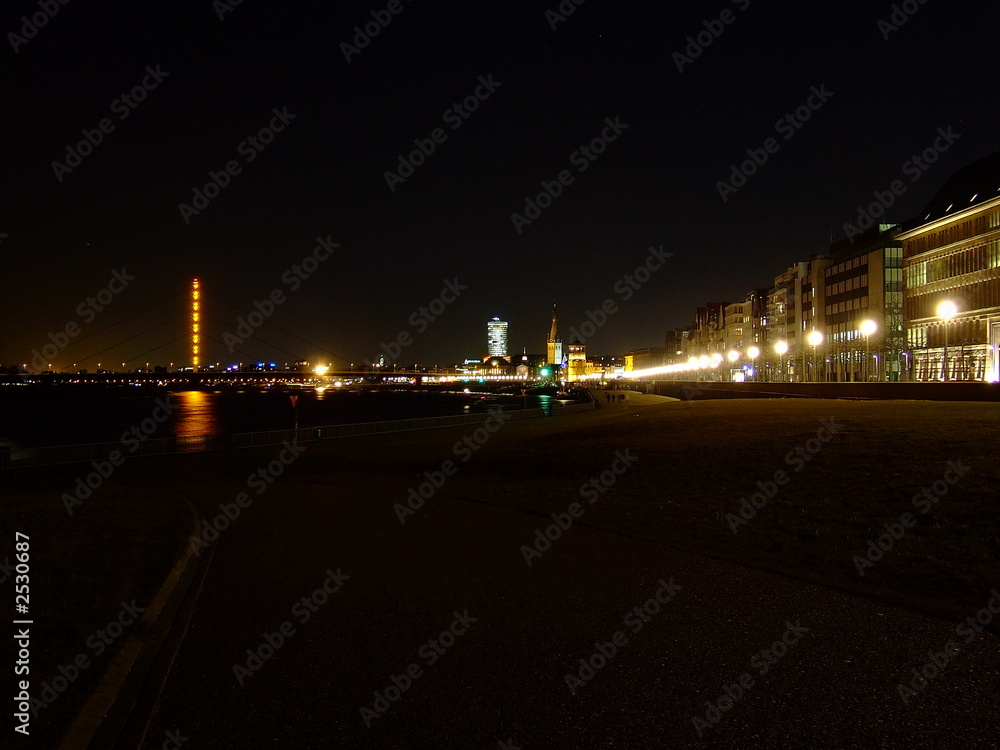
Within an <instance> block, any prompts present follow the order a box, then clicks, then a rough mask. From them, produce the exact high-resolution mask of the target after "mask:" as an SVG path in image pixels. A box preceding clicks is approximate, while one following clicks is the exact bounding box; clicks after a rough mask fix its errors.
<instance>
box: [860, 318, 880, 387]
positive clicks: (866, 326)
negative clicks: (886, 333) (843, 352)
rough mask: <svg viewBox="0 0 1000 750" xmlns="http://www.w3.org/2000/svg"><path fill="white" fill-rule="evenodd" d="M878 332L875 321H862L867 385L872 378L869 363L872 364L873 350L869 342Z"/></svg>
mask: <svg viewBox="0 0 1000 750" xmlns="http://www.w3.org/2000/svg"><path fill="white" fill-rule="evenodd" d="M876 330H878V326H877V325H876V324H875V321H874V320H862V321H861V335H862V336H864V337H865V368H864V375H865V382H866V383H867V382H868V381H869V380H871V376H870V374H869V370H868V368H869V362H871V348H870V346H869V341H868V340H869V338H871V335H872V334H873V333H875V331H876Z"/></svg>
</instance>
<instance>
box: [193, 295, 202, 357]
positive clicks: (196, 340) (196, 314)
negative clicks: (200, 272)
mask: <svg viewBox="0 0 1000 750" xmlns="http://www.w3.org/2000/svg"><path fill="white" fill-rule="evenodd" d="M200 363H201V285H200V283H199V281H198V279H195V280H194V282H193V283H192V284H191V366H192V367H193V368H194V370H195V372H197V371H198V365H199V364H200Z"/></svg>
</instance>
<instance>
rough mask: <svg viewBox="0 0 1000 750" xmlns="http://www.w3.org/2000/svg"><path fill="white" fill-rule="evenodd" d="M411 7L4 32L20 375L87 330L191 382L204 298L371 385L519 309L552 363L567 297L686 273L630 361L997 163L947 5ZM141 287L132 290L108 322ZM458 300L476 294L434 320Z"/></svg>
mask: <svg viewBox="0 0 1000 750" xmlns="http://www.w3.org/2000/svg"><path fill="white" fill-rule="evenodd" d="M400 7H401V8H402V10H401V12H399V13H396V14H394V15H392V14H391V18H392V20H391V23H390V24H389V25H388V26H386V27H385V29H384V31H379V33H378V34H377V35H376V36H374V37H372V38H371V39H370V40H369V42H368V43H367V44H365V45H364V47H363V48H362V47H361V46H358V45H356V44H354V42H353V38H354V37H355V36H356V32H355V28H356V27H357V28H361V27H364V26H365V24H366V23H369V22H372V15H371V13H372V12H376V13H377V9H376V11H373V9H372V8H370V7H368V6H367V5H363V4H358V3H348V4H344V5H342V6H338V7H336V8H320V9H312V10H310V11H309V13H307V14H304V13H303V12H302V11H301V9H291V8H288V9H281V8H267V9H264V8H256V7H253V6H252V5H243V6H240V7H238V8H235V9H231V12H226V13H223V14H222V17H221V18H220V17H219V13H218V12H217V10H216V9H213V8H212V6H211V5H205V4H203V3H198V4H195V3H191V4H189V5H188V6H185V8H186V10H187V16H184V14H183V13H178V12H176V10H175V8H174V6H171V8H170V9H169V10H168V9H167V6H166V5H164V4H156V3H154V4H149V5H144V6H142V7H141V8H133V9H131V10H130V11H129V14H128V15H127V16H126V17H123V18H122V20H123V22H126V23H128V24H129V28H130V29H131V31H130V33H128V34H126V35H120V34H117V33H116V32H115V31H114V28H115V26H114V24H111V23H110V16H109V15H108V13H109V11H107V10H102V9H91V10H87V9H84V8H83V7H82V6H81V7H80V8H78V7H76V6H74V5H69V6H59V12H58V14H57V15H56V16H55V17H53V18H52V19H51V21H50V22H48V23H47V24H46V25H45V26H44V27H43V28H39V29H38V30H37V34H35V35H33V36H31V38H30V39H29V38H28V36H26V35H24V34H22V33H21V31H22V26H24V22H23V21H22V16H23V15H24V13H23V12H22V11H21V10H10V11H9V12H8V13H7V14H5V15H4V16H3V17H2V19H0V28H3V29H5V30H6V32H7V34H8V37H7V42H8V54H10V55H11V61H10V62H11V64H10V65H9V66H7V69H6V70H5V72H4V73H3V74H2V75H4V76H6V82H7V83H8V87H7V90H8V91H9V101H10V102H11V103H12V105H16V104H18V103H21V104H23V105H24V106H23V107H22V109H21V112H22V116H21V117H20V118H12V119H10V120H8V121H7V122H5V123H4V125H3V128H4V133H5V143H7V144H9V147H8V151H9V160H8V166H9V172H8V173H9V175H10V182H9V183H8V185H9V190H8V200H7V201H6V202H5V206H4V207H3V208H2V209H0V242H2V244H0V248H2V249H3V250H4V252H5V254H6V258H7V262H8V267H9V268H8V270H9V273H8V275H7V277H6V278H7V279H9V280H12V279H18V280H21V281H22V282H27V281H31V283H18V284H11V283H9V284H8V285H7V286H6V287H5V291H6V292H7V299H8V303H9V304H10V305H11V306H12V307H13V309H16V310H18V311H23V314H21V315H19V317H20V318H21V319H22V320H21V321H19V323H18V324H17V325H14V324H13V323H8V324H6V325H5V326H4V327H3V329H2V336H0V360H2V361H3V362H5V363H7V362H11V363H14V362H16V363H23V362H25V361H27V360H29V359H30V356H29V353H30V352H31V350H32V349H40V348H41V347H42V346H44V345H45V344H46V342H47V341H48V338H47V334H48V333H50V332H51V333H57V332H59V331H62V330H65V327H66V325H67V324H68V323H70V322H72V323H75V324H78V325H79V326H80V328H81V330H80V333H79V335H78V336H77V337H76V338H77V339H78V340H79V339H82V338H83V337H84V336H92V337H93V338H92V339H90V342H92V343H93V344H94V346H93V347H89V348H88V347H87V346H86V345H81V348H82V349H85V350H88V351H87V353H91V352H95V351H99V350H102V349H104V348H105V347H107V346H110V347H111V349H110V350H109V351H108V355H107V357H108V359H110V360H112V361H114V360H118V361H119V362H120V361H121V360H122V359H125V360H128V361H138V360H139V359H141V360H142V361H143V363H144V362H145V361H146V357H145V355H144V354H143V353H144V352H147V351H149V350H153V351H152V353H151V354H150V355H149V356H150V357H152V358H158V359H160V360H161V361H179V360H181V359H182V358H184V356H186V355H185V351H186V349H185V345H186V344H185V341H184V340H183V338H181V339H179V340H176V341H174V340H173V339H176V338H177V336H180V334H181V332H180V331H178V332H177V334H175V335H174V336H171V337H165V336H161V335H160V334H162V333H163V331H164V330H166V329H169V321H170V320H173V319H176V318H177V317H178V316H182V315H184V300H183V299H182V298H181V297H183V295H184V293H185V287H186V285H187V284H188V282H189V280H190V279H191V278H193V277H198V278H202V279H204V280H205V282H206V284H208V285H209V287H210V288H211V289H212V291H213V293H214V294H215V295H216V296H217V298H218V299H219V300H223V301H224V304H217V305H216V306H215V309H214V310H212V313H213V314H214V315H216V316H217V317H218V318H220V319H221V320H222V321H224V324H221V323H219V321H206V322H211V324H212V325H213V326H215V329H214V330H215V331H216V333H215V336H216V337H217V338H221V335H220V333H219V332H220V331H221V332H223V333H224V332H227V331H228V332H230V333H234V331H235V329H236V327H237V325H238V323H237V321H238V318H239V317H240V316H243V317H245V316H247V315H249V314H250V313H252V312H253V311H254V310H255V309H256V308H255V303H261V304H264V303H266V301H267V300H268V298H269V295H271V294H272V293H273V292H274V291H275V290H278V291H280V292H282V293H284V294H285V295H286V296H287V301H286V303H285V304H283V305H281V306H279V307H278V308H276V310H275V312H274V314H273V317H272V318H271V319H270V320H271V322H274V323H275V324H276V325H279V326H281V327H282V328H283V329H285V330H288V331H292V332H294V333H295V334H297V335H299V336H301V338H302V339H304V340H306V341H309V342H314V343H315V344H317V345H319V346H320V347H321V348H322V349H323V350H325V351H328V352H331V353H333V354H335V355H337V356H339V357H341V358H343V359H344V360H346V361H359V360H364V359H365V358H369V359H371V358H372V357H373V356H374V355H377V353H378V344H379V343H380V342H386V343H389V342H391V341H393V340H395V339H396V337H397V336H398V335H399V334H400V333H406V334H408V335H410V336H412V344H410V346H408V347H407V348H406V354H404V355H402V356H403V357H404V358H405V359H413V360H415V361H423V362H443V361H448V360H451V359H455V358H456V355H455V354H454V353H453V351H454V350H458V351H461V352H462V353H463V354H464V353H465V352H469V351H470V350H471V351H477V350H478V349H479V348H480V347H479V345H478V342H479V341H480V340H481V338H480V337H481V333H480V330H481V329H480V327H479V326H480V325H481V324H480V323H479V322H477V321H480V320H483V319H488V318H489V317H491V316H492V314H494V313H493V311H495V310H498V309H503V310H504V311H505V313H504V315H505V318H506V319H508V320H511V321H516V325H517V333H516V334H515V336H514V338H513V340H512V341H511V342H510V346H511V348H512V349H513V350H514V351H520V350H521V349H522V348H527V349H528V350H532V349H537V348H538V347H540V346H542V345H544V343H545V340H546V339H545V336H546V330H547V325H546V315H547V309H548V307H549V305H550V300H551V299H552V297H553V296H555V297H558V299H559V300H560V311H561V322H562V325H563V329H564V330H565V331H569V330H571V328H572V327H574V326H575V327H577V329H578V330H579V329H580V326H581V325H582V324H584V323H586V322H587V320H588V317H587V313H588V311H595V310H597V309H598V306H599V305H600V304H601V303H602V302H603V300H605V299H607V298H609V297H611V298H613V299H614V298H615V297H614V295H615V292H614V289H615V287H616V284H618V282H620V281H621V280H622V279H624V278H625V277H627V276H628V275H630V274H632V273H633V272H634V271H635V269H636V268H638V267H639V266H640V265H641V264H642V263H643V262H644V261H645V260H646V258H647V255H648V249H649V248H650V247H662V248H663V249H664V252H665V253H670V254H671V256H672V257H671V258H670V259H669V260H668V261H666V262H665V263H664V265H663V268H662V270H659V271H657V272H656V273H655V274H653V275H652V277H651V278H650V279H649V280H648V282H646V283H645V284H644V285H643V286H642V287H641V288H638V289H635V290H634V294H633V295H632V296H631V297H630V298H629V300H628V301H627V303H625V304H621V305H619V308H620V309H619V311H618V313H616V315H615V316H614V318H613V320H611V321H610V322H609V323H608V324H607V325H605V326H602V327H601V328H600V329H599V330H597V331H596V332H595V333H594V336H593V338H592V340H590V341H589V342H588V343H589V345H590V347H591V348H592V349H593V350H594V351H600V352H608V353H611V352H624V351H629V350H632V349H635V348H639V347H644V346H651V345H656V344H658V343H659V342H660V340H661V338H662V335H663V332H664V331H666V330H668V329H670V328H673V327H675V326H678V325H683V324H684V323H685V322H686V321H687V320H689V318H690V311H691V310H693V309H695V308H696V307H697V306H698V305H700V304H703V300H705V299H713V298H726V299H735V298H738V297H739V296H740V295H742V294H744V293H745V291H746V289H747V288H750V287H753V286H756V285H760V284H763V283H766V281H767V279H768V278H770V277H771V275H772V274H773V272H774V271H773V270H772V269H777V268H780V267H782V266H783V265H784V264H786V263H787V262H789V259H790V258H799V259H805V258H809V257H811V256H813V255H816V254H819V253H822V252H824V251H825V250H826V248H827V246H828V244H829V242H828V241H829V238H830V234H831V233H837V234H839V235H841V236H845V235H846V234H848V233H849V232H850V231H851V225H852V224H854V225H856V224H857V223H858V222H859V221H861V220H863V218H864V215H865V213H866V211H867V210H868V207H870V206H871V205H872V204H873V201H877V200H878V198H877V196H879V195H882V196H884V195H890V199H889V200H891V205H890V206H889V207H888V208H886V209H885V213H886V217H885V219H886V220H887V221H890V222H893V223H897V222H902V221H905V220H907V219H908V218H910V217H912V216H914V215H916V214H917V213H918V212H919V211H920V210H921V209H922V208H923V207H924V206H925V205H926V203H927V201H929V200H930V198H931V196H932V195H933V194H934V192H935V191H936V189H937V188H938V187H939V186H940V185H941V184H942V183H943V181H944V180H945V179H946V177H947V175H948V174H950V173H951V172H953V171H955V170H956V169H958V168H959V167H961V166H962V165H964V164H967V163H971V162H973V161H975V160H976V159H978V158H980V157H981V156H983V155H984V154H987V153H990V152H992V151H993V150H995V147H996V136H995V134H994V132H993V130H992V128H991V125H990V123H991V122H992V121H993V114H994V113H995V110H996V108H997V106H998V105H997V104H996V102H994V101H993V99H992V98H991V97H990V96H989V94H988V92H987V91H986V90H985V87H983V86H981V85H980V84H979V82H978V81H977V80H976V79H975V77H973V76H969V75H967V73H966V72H965V71H967V70H968V69H970V67H971V69H978V68H979V67H986V66H988V63H989V61H990V59H991V55H992V53H991V52H990V49H991V46H990V42H989V28H990V24H989V23H988V19H989V16H990V15H991V14H995V13H996V10H995V9H993V8H982V7H978V6H972V5H971V4H961V3H960V4H958V5H952V6H948V7H942V6H935V5H933V4H929V5H922V6H919V8H918V10H917V12H916V13H913V14H911V15H909V16H907V17H906V18H905V23H903V24H898V23H897V24H894V28H889V27H887V26H886V20H887V19H888V18H889V17H890V16H891V15H892V13H893V11H892V7H891V5H887V6H886V7H879V6H872V5H868V4H858V6H857V9H856V10H857V12H855V13H844V12H843V7H838V8H808V9H807V8H800V7H794V8H784V7H769V6H763V5H758V4H757V3H751V2H745V0H741V2H739V3H720V4H718V5H715V4H708V3H705V4H701V5H695V6H690V7H685V8H666V7H650V8H643V9H639V10H634V11H632V12H630V14H629V15H627V16H626V15H623V14H622V13H621V12H620V10H619V9H617V8H615V7H614V6H611V5H608V4H602V3H599V2H594V1H593V0H591V2H588V3H586V4H584V5H580V6H579V7H577V9H576V10H575V11H574V12H573V13H572V14H571V15H569V16H567V17H565V18H564V19H562V20H560V19H558V18H555V17H553V16H551V15H547V11H550V10H552V9H551V8H547V7H539V8H533V9H509V8H504V9H492V10H491V9H483V8H456V9H443V8H434V7H427V8H424V7H423V6H419V5H410V4H401V6H400ZM723 11H728V12H729V13H730V15H731V18H730V16H728V15H727V16H726V18H727V19H728V20H727V21H720V20H719V19H720V17H721V14H722V12H723ZM29 20H30V19H29ZM452 28H460V29H462V33H460V34H453V33H450V32H449V31H448V29H452ZM716 32H718V33H716ZM10 34H14V35H15V36H18V37H23V38H24V39H25V40H27V41H24V42H21V41H18V40H17V39H13V38H12V37H10V36H9V35H10ZM331 38H332V39H333V40H335V42H334V44H332V45H331V44H329V43H328V40H329V39H331ZM515 39H516V40H520V41H519V44H518V48H519V49H521V50H522V52H521V53H519V54H516V55H515V54H511V51H510V41H511V40H515ZM179 40H187V43H186V44H183V45H178V41H179ZM264 40H266V42H265V41H264ZM848 40H850V41H852V44H851V45H846V44H845V42H846V41H848ZM262 43H263V44H264V46H263V50H264V54H259V51H260V49H261V44H262ZM344 44H347V45H348V47H356V48H357V49H358V50H360V51H359V52H352V51H351V49H348V48H345V47H343V46H342V45H344ZM428 44H430V45H436V46H437V48H440V49H442V50H446V51H447V52H448V59H449V64H448V65H440V64H438V63H436V62H432V61H428V60H425V57H424V56H423V55H422V54H421V53H422V51H423V50H424V49H425V45H428ZM958 44H961V49H962V55H955V54H953V53H954V49H955V48H956V45H958ZM95 45H96V48H97V49H98V50H99V51H98V53H96V54H94V52H93V50H94V49H95ZM761 50H768V51H769V52H768V54H762V52H761ZM291 51H294V54H290V52H291ZM348 58H349V59H348ZM237 59H238V60H240V61H241V65H240V66H236V67H234V66H233V65H231V63H230V61H231V60H237ZM81 60H82V61H83V62H80V61H81ZM414 60H417V61H421V62H417V63H414V62H413V61H414ZM760 80H766V81H768V82H769V85H768V86H767V87H764V88H762V87H760V86H759V85H757V82H758V81H760ZM37 91H46V92H47V95H46V96H45V97H44V98H40V99H39V98H37V97H35V95H34V92H37ZM927 91H935V92H937V93H936V94H935V96H933V97H928V96H927V95H926V92H927ZM887 93H891V95H887ZM29 103H30V104H29ZM88 134H89V135H88ZM942 134H944V136H947V138H945V137H944V136H943V135H942ZM943 138H944V140H942V139H943ZM95 142H96V143H95ZM935 144H938V148H937V153H936V155H935V156H934V159H933V161H931V159H929V158H925V152H927V151H928V149H934V148H936V147H935ZM14 145H16V148H11V146H14ZM943 146H947V149H946V150H944V149H942V148H940V147H943ZM427 152H430V153H427ZM418 162H419V163H418ZM896 181H900V182H901V183H902V186H903V187H904V188H905V190H903V191H901V193H900V194H896V193H893V192H892V191H891V190H890V186H892V185H893V184H894V182H896ZM15 185H16V186H17V189H16V190H15V189H14V186H15ZM887 191H888V192H887ZM889 200H887V201H885V202H889ZM525 222H530V223H525ZM43 259H44V260H43ZM309 269H312V270H309ZM764 269H766V270H764ZM113 273H118V274H119V275H128V276H132V277H134V281H130V282H129V285H128V287H127V288H126V289H125V290H124V292H123V293H121V294H118V295H115V296H114V297H113V301H112V302H111V304H110V305H109V306H108V307H107V308H105V309H102V310H101V311H98V310H97V309H96V308H94V307H90V306H87V300H88V299H89V298H92V297H93V298H96V296H97V295H99V294H100V293H101V292H102V291H103V290H104V289H106V288H107V285H108V283H109V280H110V279H111V278H112V275H113ZM446 281H447V282H449V283H451V284H452V285H453V286H460V287H465V289H466V291H463V292H462V293H461V294H459V295H453V296H454V297H455V301H454V303H453V304H447V305H445V307H444V309H443V312H442V314H441V315H439V316H438V315H435V316H434V319H433V320H431V318H430V317H429V316H423V315H421V314H420V313H419V311H420V310H421V308H428V309H429V308H430V306H431V305H433V304H434V303H435V300H440V299H441V294H442V292H443V291H445V289H446V287H445V282H446ZM748 285H749V286H748ZM177 295H181V297H177ZM156 304H160V305H161V307H158V308H155V309H153V310H151V311H150V312H148V313H147V312H144V310H146V308H149V307H151V306H154V305H156ZM81 305H83V306H84V309H85V311H87V313H88V317H87V318H83V317H81V316H79V315H77V312H76V311H77V309H78V308H79V307H80V306H81ZM91 311H92V312H94V313H95V314H94V316H93V318H90V317H89V314H90V312H91ZM132 316H134V317H132ZM414 316H416V317H414ZM126 319H127V320H126ZM411 320H413V321H414V322H415V323H416V325H413V324H411V322H410V321H411ZM118 321H126V322H124V323H121V324H120V325H119V326H118V327H117V328H115V329H113V330H111V331H110V332H109V334H108V335H107V336H106V335H105V334H104V333H102V332H101V331H102V329H104V328H105V327H107V326H110V325H111V324H112V323H117V322H118ZM425 323H426V327H424V324H425ZM158 324H163V328H162V329H157V330H152V331H150V332H147V331H148V329H151V328H152V327H153V326H156V325H158ZM111 334H116V335H117V337H113V336H111ZM234 335H235V334H234ZM129 337H135V338H133V339H132V341H131V342H130V347H131V348H129V347H123V348H121V349H119V348H118V347H117V346H116V344H117V343H118V342H120V341H122V340H123V339H126V338H129ZM564 339H565V336H564ZM204 344H205V347H206V352H208V351H210V350H211V348H212V347H216V348H218V347H220V344H219V343H218V342H212V341H211V340H207V341H205V342H204ZM273 344H277V345H280V346H282V348H284V349H286V350H288V351H294V353H295V354H298V355H303V356H310V355H315V354H320V353H322V352H311V351H302V352H299V351H297V350H296V349H295V348H294V347H290V346H289V345H288V344H289V342H288V341H284V342H281V341H279V340H277V339H274V340H273ZM373 344H374V346H373ZM160 347H162V348H160ZM259 347H260V348H261V349H263V351H261V352H260V353H259V354H260V356H261V357H262V358H265V359H270V358H275V359H279V358H282V359H283V358H287V357H288V356H289V355H287V354H284V353H283V352H281V351H280V350H279V349H278V348H277V347H276V346H273V345H272V344H269V343H262V344H259ZM85 356H86V354H77V355H76V358H77V359H81V358H83V357H85ZM217 356H218V355H217ZM209 357H210V358H211V355H209Z"/></svg>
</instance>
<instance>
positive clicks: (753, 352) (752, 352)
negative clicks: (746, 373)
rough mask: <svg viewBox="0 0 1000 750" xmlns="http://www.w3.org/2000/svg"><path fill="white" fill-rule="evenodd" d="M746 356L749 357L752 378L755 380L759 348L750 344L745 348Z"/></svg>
mask: <svg viewBox="0 0 1000 750" xmlns="http://www.w3.org/2000/svg"><path fill="white" fill-rule="evenodd" d="M747 356H748V357H750V367H751V368H752V369H753V379H754V380H755V381H756V380H757V361H756V360H757V357H759V356H760V349H758V348H757V347H756V346H751V347H750V348H749V349H747Z"/></svg>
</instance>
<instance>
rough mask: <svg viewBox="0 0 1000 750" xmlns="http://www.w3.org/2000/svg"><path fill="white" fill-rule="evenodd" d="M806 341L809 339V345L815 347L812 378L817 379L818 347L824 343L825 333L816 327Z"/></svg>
mask: <svg viewBox="0 0 1000 750" xmlns="http://www.w3.org/2000/svg"><path fill="white" fill-rule="evenodd" d="M806 341H808V342H809V345H810V346H811V347H812V348H813V377H812V379H813V380H814V381H815V380H816V347H817V346H819V345H820V344H822V343H823V333H822V332H821V331H817V330H816V329H815V328H814V329H813V330H811V331H809V335H808V336H807V337H806ZM803 369H805V368H803Z"/></svg>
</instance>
